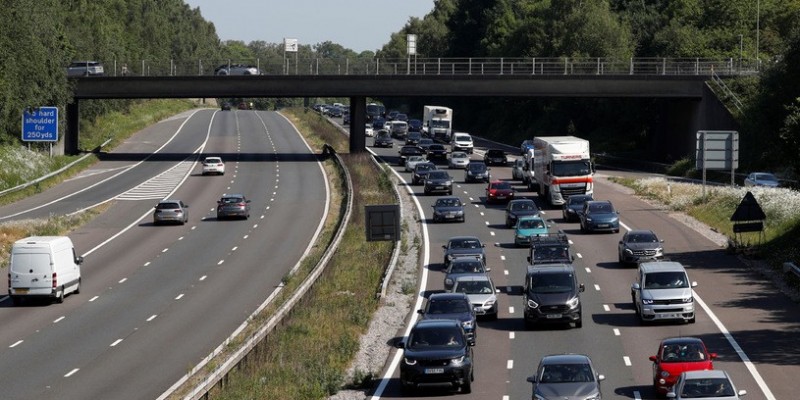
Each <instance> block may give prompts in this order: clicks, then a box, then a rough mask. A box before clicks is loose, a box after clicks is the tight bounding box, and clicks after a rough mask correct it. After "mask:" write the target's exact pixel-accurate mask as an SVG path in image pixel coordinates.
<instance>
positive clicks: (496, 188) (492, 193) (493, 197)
mask: <svg viewBox="0 0 800 400" xmlns="http://www.w3.org/2000/svg"><path fill="white" fill-rule="evenodd" d="M509 200H514V189H513V188H512V187H511V184H510V183H508V182H505V181H490V182H489V186H488V187H487V188H486V202H487V203H492V202H495V201H509Z"/></svg>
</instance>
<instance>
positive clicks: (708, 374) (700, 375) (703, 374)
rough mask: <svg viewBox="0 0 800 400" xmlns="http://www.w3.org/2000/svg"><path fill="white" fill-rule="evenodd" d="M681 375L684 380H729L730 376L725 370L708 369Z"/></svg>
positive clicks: (686, 372)
mask: <svg viewBox="0 0 800 400" xmlns="http://www.w3.org/2000/svg"><path fill="white" fill-rule="evenodd" d="M683 375H684V377H685V378H686V379H712V378H726V379H728V380H730V376H729V375H728V373H727V372H726V371H725V370H721V369H709V370H697V371H684V372H683Z"/></svg>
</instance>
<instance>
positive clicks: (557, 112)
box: [380, 0, 800, 173]
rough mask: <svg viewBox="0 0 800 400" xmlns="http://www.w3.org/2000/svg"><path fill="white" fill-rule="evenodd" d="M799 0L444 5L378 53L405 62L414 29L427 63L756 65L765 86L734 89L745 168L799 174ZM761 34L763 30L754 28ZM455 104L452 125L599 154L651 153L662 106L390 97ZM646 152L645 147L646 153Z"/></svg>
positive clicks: (473, 0) (490, 0)
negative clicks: (564, 141) (555, 138)
mask: <svg viewBox="0 0 800 400" xmlns="http://www.w3.org/2000/svg"><path fill="white" fill-rule="evenodd" d="M798 27H800V1H798V0H760V1H754V0H726V1H719V0H680V1H675V0H558V1H554V0H528V1H522V0H437V1H435V8H434V10H433V11H432V12H431V13H430V14H428V15H426V16H425V17H424V18H422V19H419V18H412V19H411V20H410V21H409V22H408V23H407V24H406V25H405V26H404V27H403V28H402V29H401V30H400V31H399V32H397V33H396V34H394V35H392V38H391V40H390V42H389V43H387V44H386V45H385V46H384V47H383V49H381V51H380V55H381V56H387V57H405V51H406V50H405V49H406V43H405V40H406V34H410V33H413V34H416V35H417V52H418V54H419V57H501V56H502V57H615V58H622V59H625V58H628V57H705V58H731V59H734V60H739V58H740V57H741V58H742V59H743V60H744V61H750V62H755V61H756V60H757V59H758V60H759V61H760V65H761V70H762V71H764V73H763V74H761V77H762V79H760V80H759V79H756V80H753V79H749V80H748V79H742V81H743V82H739V83H736V82H734V83H732V85H733V86H734V87H735V88H736V89H738V90H737V93H738V94H739V95H740V96H741V97H742V98H743V100H744V102H745V105H746V110H745V112H744V113H743V115H742V116H740V123H741V125H742V136H741V137H742V146H743V147H742V154H741V155H743V156H744V157H743V160H742V161H743V163H744V165H743V166H742V168H774V169H776V170H780V169H782V168H783V167H784V166H786V165H793V166H794V167H795V168H794V170H795V173H797V171H800V165H798V157H797V156H796V155H797V154H798V151H799V150H800V132H798V129H799V128H798V125H800V113H798V109H800V100H798V96H800V79H799V78H800V76H798V75H799V74H800V72H798V71H800V59H799V58H800V55H798V53H800V47H799V45H798V41H799V40H800V39H798V35H799V34H800V33H799V32H798ZM757 28H758V29H757ZM429 101H436V102H439V103H443V104H449V105H451V106H454V107H457V109H458V110H459V111H460V112H459V116H458V117H457V118H456V127H457V128H458V126H463V127H470V129H473V130H475V131H476V132H478V133H479V134H481V135H485V136H490V137H491V136H496V137H505V138H508V137H509V135H511V138H512V140H519V141H521V140H523V139H525V138H529V137H532V136H534V135H537V134H539V135H541V134H543V133H544V134H576V135H580V136H583V137H587V138H590V139H592V140H593V142H594V143H595V150H597V151H605V150H611V149H614V150H616V151H623V152H624V151H631V152H636V153H638V154H644V155H646V157H649V158H656V159H660V160H663V161H674V159H676V158H680V157H682V156H683V155H675V154H669V155H668V154H653V153H652V152H650V153H648V152H647V150H648V146H652V140H651V139H652V135H653V125H654V124H657V123H658V121H657V120H653V119H647V118H646V117H643V116H651V115H658V114H659V113H658V110H659V109H661V108H663V103H662V102H660V101H658V100H650V101H645V100H642V99H637V100H635V101H629V100H623V99H547V100H542V99H499V98H492V99H454V98H444V99H424V100H420V99H387V102H388V103H389V105H390V106H399V105H400V104H401V103H406V104H408V105H409V109H410V111H411V112H414V111H415V110H421V109H422V105H423V104H424V103H425V102H429ZM643 150H644V151H643Z"/></svg>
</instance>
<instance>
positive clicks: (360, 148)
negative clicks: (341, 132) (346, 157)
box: [350, 96, 367, 154]
mask: <svg viewBox="0 0 800 400" xmlns="http://www.w3.org/2000/svg"><path fill="white" fill-rule="evenodd" d="M366 124H367V98H366V97H363V96H355V97H351V98H350V153H351V154H354V153H364V152H366V151H367V135H366V133H365V132H364V127H365V126H366Z"/></svg>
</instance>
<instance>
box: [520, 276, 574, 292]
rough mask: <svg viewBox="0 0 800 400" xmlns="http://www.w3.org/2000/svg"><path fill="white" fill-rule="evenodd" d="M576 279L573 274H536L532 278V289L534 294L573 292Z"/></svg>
mask: <svg viewBox="0 0 800 400" xmlns="http://www.w3.org/2000/svg"><path fill="white" fill-rule="evenodd" d="M574 284H575V277H574V276H572V274H571V273H556V274H554V273H549V274H534V275H531V277H530V288H531V292H533V293H564V292H571V291H572V289H573V285H574Z"/></svg>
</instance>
